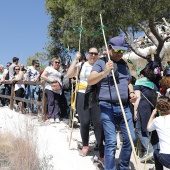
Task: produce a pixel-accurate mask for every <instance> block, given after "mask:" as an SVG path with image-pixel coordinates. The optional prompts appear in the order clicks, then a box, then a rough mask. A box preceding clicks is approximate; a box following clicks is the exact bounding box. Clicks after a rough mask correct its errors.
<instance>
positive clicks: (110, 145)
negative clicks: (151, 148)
mask: <svg viewBox="0 0 170 170" xmlns="http://www.w3.org/2000/svg"><path fill="white" fill-rule="evenodd" d="M125 50H127V48H126V47H125V41H124V38H122V37H114V38H112V39H110V41H109V54H110V57H111V60H110V61H108V62H105V61H103V60H98V61H96V62H95V64H94V66H93V68H92V72H91V74H90V76H89V78H88V84H89V85H93V84H96V83H97V86H98V100H99V106H100V110H101V120H102V123H103V129H104V134H105V169H106V170H116V163H115V151H116V146H117V140H116V125H118V126H119V127H120V130H121V132H122V136H123V146H122V149H121V153H120V156H119V164H118V169H119V170H128V169H129V161H130V156H131V152H132V147H131V143H130V140H129V136H128V132H127V129H126V126H125V121H124V118H123V114H122V110H121V107H120V103H119V99H118V95H117V92H116V88H115V84H114V81H113V77H112V74H111V70H112V69H113V70H114V74H115V78H116V82H117V85H118V89H119V92H120V97H121V100H122V104H123V108H124V111H125V114H126V119H127V122H128V125H129V129H130V133H131V136H132V140H135V134H134V128H133V120H132V114H131V112H130V109H129V106H128V98H129V97H130V98H133V99H135V98H136V97H135V94H134V90H133V86H132V84H131V83H130V79H131V74H130V72H129V69H128V67H127V64H126V63H125V61H124V60H123V59H121V58H122V56H123V53H124V52H125Z"/></svg>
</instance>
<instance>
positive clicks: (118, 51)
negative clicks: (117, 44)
mask: <svg viewBox="0 0 170 170" xmlns="http://www.w3.org/2000/svg"><path fill="white" fill-rule="evenodd" d="M113 51H114V52H115V53H121V54H123V53H124V52H125V50H116V49H113Z"/></svg>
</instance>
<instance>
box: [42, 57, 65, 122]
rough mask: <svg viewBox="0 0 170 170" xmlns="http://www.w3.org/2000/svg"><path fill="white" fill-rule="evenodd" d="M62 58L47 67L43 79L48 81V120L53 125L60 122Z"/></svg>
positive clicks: (56, 59)
mask: <svg viewBox="0 0 170 170" xmlns="http://www.w3.org/2000/svg"><path fill="white" fill-rule="evenodd" d="M60 61H61V60H60V58H53V59H52V60H51V65H50V66H48V67H46V68H45V70H44V71H43V73H42V75H41V78H42V79H43V80H45V81H46V84H45V93H46V95H47V105H48V118H49V120H50V122H51V123H54V122H57V123H58V122H59V112H60V107H59V99H60V95H61V93H62V89H61V87H62V83H61V73H60V72H59V68H60Z"/></svg>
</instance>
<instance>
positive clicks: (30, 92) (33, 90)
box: [26, 85, 39, 113]
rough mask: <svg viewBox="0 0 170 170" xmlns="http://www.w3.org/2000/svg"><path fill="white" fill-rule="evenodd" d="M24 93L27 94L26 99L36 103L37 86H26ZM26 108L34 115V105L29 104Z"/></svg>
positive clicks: (37, 95)
mask: <svg viewBox="0 0 170 170" xmlns="http://www.w3.org/2000/svg"><path fill="white" fill-rule="evenodd" d="M26 93H27V98H28V99H30V100H36V101H38V97H39V87H38V86H34V85H28V86H27V92H26ZM28 108H29V109H30V110H31V112H33V113H35V112H36V109H37V106H36V105H35V104H31V103H29V104H28Z"/></svg>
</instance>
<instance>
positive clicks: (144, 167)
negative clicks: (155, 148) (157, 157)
mask: <svg viewBox="0 0 170 170" xmlns="http://www.w3.org/2000/svg"><path fill="white" fill-rule="evenodd" d="M151 137H152V132H151V134H150V137H149V143H148V147H147V152H146V158H147V157H148V153H149V148H150V141H151ZM146 161H147V159H145V166H144V170H146Z"/></svg>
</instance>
